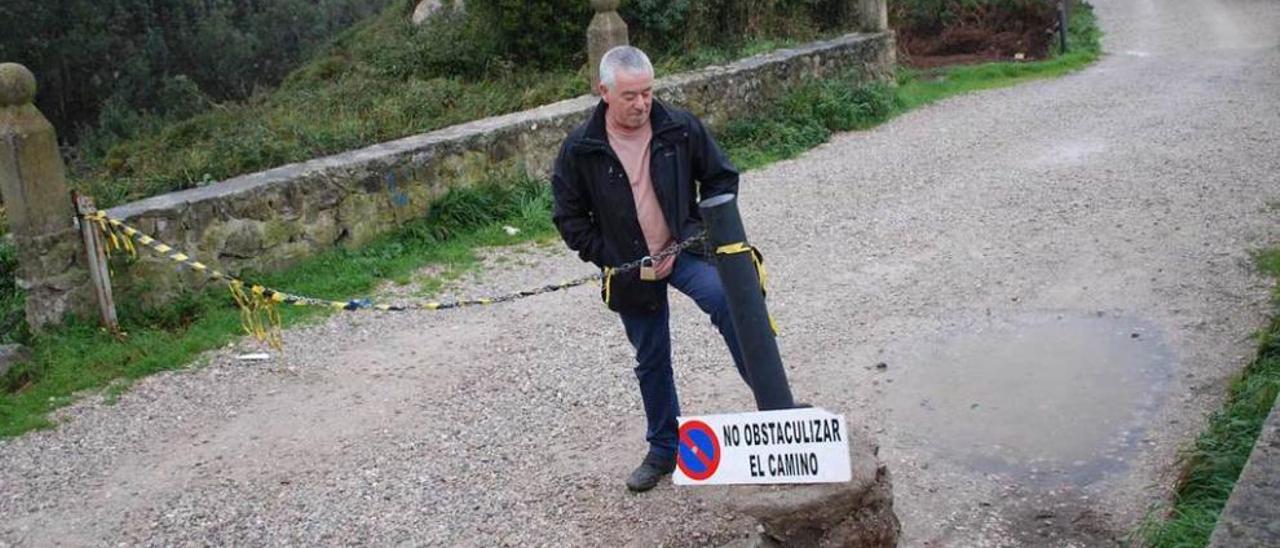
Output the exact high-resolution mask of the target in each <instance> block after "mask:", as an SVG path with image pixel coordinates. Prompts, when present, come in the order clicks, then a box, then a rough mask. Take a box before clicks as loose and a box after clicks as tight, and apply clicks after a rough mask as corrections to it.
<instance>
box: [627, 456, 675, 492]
mask: <svg viewBox="0 0 1280 548" xmlns="http://www.w3.org/2000/svg"><path fill="white" fill-rule="evenodd" d="M675 469H676V461H675V459H674V458H666V459H664V458H662V457H658V456H654V455H648V456H645V458H644V461H643V462H641V463H640V466H637V467H636V469H635V470H634V471H632V472H631V477H629V478H627V489H630V490H631V491H635V492H637V493H640V492H643V491H648V490H650V489H653V488H654V486H656V485H658V481H659V480H661V479H662V476H665V475H667V474H670V473H671V472H672V471H674V470H675Z"/></svg>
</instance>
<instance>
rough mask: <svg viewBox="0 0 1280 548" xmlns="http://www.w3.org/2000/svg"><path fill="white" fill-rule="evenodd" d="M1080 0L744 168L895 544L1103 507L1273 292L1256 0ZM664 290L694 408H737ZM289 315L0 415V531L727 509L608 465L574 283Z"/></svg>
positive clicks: (618, 461) (594, 524) (463, 520)
mask: <svg viewBox="0 0 1280 548" xmlns="http://www.w3.org/2000/svg"><path fill="white" fill-rule="evenodd" d="M1097 3H1098V4H1099V6H1098V13H1099V15H1100V18H1101V20H1102V23H1103V26H1104V28H1105V30H1106V31H1107V33H1108V35H1107V41H1106V47H1107V49H1108V51H1109V52H1110V54H1109V55H1108V56H1107V57H1106V58H1105V59H1103V60H1102V61H1101V62H1099V63H1098V64H1097V65H1096V66H1094V67H1092V68H1090V69H1088V70H1086V71H1084V72H1082V73H1079V74H1075V75H1072V76H1068V77H1066V78H1062V79H1059V80H1054V81H1046V82H1039V83H1033V84H1029V85H1024V86H1020V87H1016V88H1012V89H1007V90H1000V91H994V92H987V93H982V94H978V95H972V96H967V97H962V98H958V99H955V100H950V101H946V102H944V103H941V104H938V105H935V106H932V107H929V108H925V109H922V110H919V111H917V112H913V113H911V114H909V115H906V116H904V117H902V118H899V119H897V120H894V121H893V122H891V123H889V124H886V125H884V126H883V127H880V128H878V129H876V130H874V131H869V132H863V133H853V134H845V135H840V136H837V137H836V138H835V139H833V140H832V142H830V143H829V144H827V145H824V146H822V147H819V148H818V149H816V150H814V151H812V152H810V153H809V154H806V155H805V156H803V157H801V158H799V159H797V160H794V161H788V162H783V163H780V164H777V165H774V166H772V167H770V168H768V169H764V170H760V171H756V172H752V173H750V174H748V175H747V176H745V177H744V180H743V183H742V189H743V194H744V201H745V204H744V208H745V215H746V217H747V222H748V226H749V230H750V232H751V234H752V236H753V239H754V241H755V242H756V243H757V244H758V245H759V246H761V247H762V248H763V249H764V250H765V252H766V253H767V254H768V258H769V261H770V272H771V274H772V278H773V284H772V287H773V291H771V308H772V310H773V311H774V312H775V314H776V316H777V319H778V321H779V322H780V324H781V326H782V330H783V334H782V337H781V339H780V344H781V347H782V351H783V356H784V359H785V360H786V361H787V364H788V367H789V369H790V374H791V377H792V382H793V388H794V390H795V392H796V393H797V394H799V395H802V396H803V399H805V400H807V401H811V402H814V403H817V404H819V405H822V406H824V407H828V408H831V409H835V410H840V411H842V412H844V413H846V414H847V416H848V417H849V418H850V420H851V422H852V423H855V424H859V425H861V428H863V429H864V430H865V431H866V432H867V433H868V434H870V435H872V436H874V437H876V438H877V439H878V440H879V441H880V443H881V444H882V446H883V450H882V451H881V455H882V456H883V457H884V458H886V459H887V461H888V463H889V466H890V469H891V471H892V473H893V476H894V482H895V496H896V500H897V507H898V512H899V515H900V516H901V517H902V519H903V523H904V535H905V536H904V541H905V544H906V545H910V546H980V545H1007V544H1044V543H1046V542H1048V543H1052V544H1071V543H1076V544H1089V545H1094V544H1098V543H1101V542H1104V541H1106V540H1107V539H1110V538H1114V537H1116V536H1117V535H1122V534H1124V532H1126V531H1128V530H1129V528H1131V527H1132V526H1133V524H1134V523H1135V522H1136V520H1137V519H1139V518H1140V517H1141V514H1142V512H1143V510H1144V508H1145V507H1146V506H1147V505H1149V504H1151V503H1152V502H1154V501H1156V500H1158V499H1159V497H1160V496H1161V494H1162V490H1163V489H1164V486H1166V485H1168V484H1169V481H1170V478H1169V477H1168V474H1169V473H1170V472H1171V463H1172V462H1173V458H1174V455H1175V450H1176V448H1177V446H1178V444H1179V443H1181V442H1183V441H1184V440H1187V439H1189V437H1190V436H1192V435H1193V434H1194V433H1195V432H1197V431H1198V429H1199V427H1200V426H1201V424H1202V417H1203V416H1204V413H1205V412H1206V411H1207V410H1208V409H1211V408H1212V407H1213V406H1214V405H1215V404H1216V403H1217V401H1218V397H1219V395H1220V394H1221V389H1222V387H1223V383H1224V381H1225V379H1226V378H1227V377H1228V376H1229V375H1230V374H1231V373H1232V372H1234V371H1237V370H1239V369H1240V368H1241V367H1243V365H1244V364H1245V363H1246V361H1247V359H1248V356H1249V355H1250V354H1251V352H1252V350H1253V343H1252V341H1251V340H1249V338H1248V335H1249V334H1250V333H1251V332H1252V331H1253V330H1254V329H1255V328H1257V327H1258V326H1260V325H1261V323H1262V321H1263V318H1264V314H1265V313H1266V311H1267V304H1266V302H1267V301H1266V298H1267V286H1266V284H1265V280H1262V279H1260V278H1259V277H1258V276H1257V275H1256V274H1255V273H1254V272H1253V271H1252V269H1251V265H1250V259H1249V256H1248V252H1249V251H1250V250H1253V249H1257V248H1260V247H1262V246H1264V245H1268V244H1270V245H1274V244H1275V243H1276V241H1277V239H1280V228H1277V227H1278V226H1280V224H1278V221H1280V154H1277V143H1278V142H1280V93H1278V92H1277V91H1276V90H1278V89H1280V47H1278V45H1280V37H1278V35H1280V31H1277V30H1276V29H1280V5H1278V4H1276V3H1275V2H1273V1H1269V0H1219V1H1216V2H1215V1H1192V0H1170V1H1167V2H1161V3H1159V4H1157V3H1155V2H1153V1H1151V0H1146V1H1142V0H1139V1H1135V2H1128V1H1120V0H1098V2H1097ZM497 254H499V255H502V256H503V257H504V259H503V260H501V261H499V260H494V261H493V266H492V268H489V269H487V270H486V273H485V274H484V275H483V276H482V277H481V279H467V280H464V281H463V282H462V283H461V284H460V286H459V287H458V288H457V290H458V291H459V292H462V293H468V294H471V293H477V292H479V293H483V292H485V291H488V290H498V289H511V288H517V287H524V286H528V285H530V284H532V283H536V282H541V281H543V280H545V279H547V278H548V277H550V278H567V277H570V276H573V275H576V274H579V273H582V272H584V271H585V270H586V267H585V266H584V265H582V264H580V263H578V262H577V261H576V259H575V258H573V257H572V256H570V255H569V254H568V253H566V252H564V251H563V250H562V249H560V248H559V247H557V246H544V247H536V246H535V247H526V248H520V249H509V250H502V251H499V252H497ZM512 258H514V259H515V261H514V262H513V261H512V260H511V259H512ZM522 262H523V263H528V265H534V264H536V265H537V266H536V267H533V266H522V265H521V263H522ZM676 302H677V304H676V309H675V311H674V313H673V315H674V320H673V330H674V332H675V333H676V356H675V360H676V367H677V376H678V382H679V384H680V389H681V397H682V400H683V404H684V408H685V410H686V411H688V412H694V413H701V412H721V411H732V410H745V409H748V408H749V406H750V402H751V399H750V397H749V394H748V393H747V392H746V390H745V388H744V387H742V386H741V385H740V381H738V380H737V377H736V375H735V374H734V373H733V372H732V366H731V365H730V363H729V360H728V356H727V353H725V352H724V350H723V348H721V347H720V346H719V345H718V344H716V343H715V342H714V339H713V331H712V328H711V327H710V325H708V324H707V323H706V322H705V320H703V319H702V318H701V317H700V315H699V314H697V313H696V310H695V309H694V307H693V306H692V305H691V303H688V302H687V301H686V300H684V299H682V298H679V299H677V300H676ZM997 343H998V344H997ZM286 344H287V345H288V353H287V354H286V355H284V356H283V357H281V358H280V359H279V360H278V361H275V362H270V363H267V364H264V363H241V362H236V361H235V360H234V359H233V356H234V354H236V353H237V352H238V351H239V349H234V348H232V349H226V350H224V351H222V352H219V353H215V354H214V355H213V356H212V357H211V358H210V360H209V364H208V365H207V366H204V367H200V368H197V369H194V370H190V371H185V372H179V373H173V374H164V375H158V376H155V377H152V378H149V379H147V380H145V381H142V382H140V383H139V384H138V386H136V387H135V388H134V389H132V390H130V391H129V392H128V393H126V394H124V395H123V396H122V397H121V398H120V400H119V402H118V403H116V404H115V405H105V404H102V403H101V402H98V401H89V402H85V403H83V404H78V405H76V406H74V407H72V408H69V409H68V410H66V411H65V412H64V413H63V416H65V417H66V419H67V422H66V423H65V424H64V425H63V426H61V427H60V428H58V429H57V430H55V431H49V432H40V433H35V434H31V435H28V436H25V437H23V438H20V439H17V440H9V441H4V442H0V544H4V543H11V544H32V545H50V544H58V543H66V544H116V543H119V542H126V543H145V544H164V545H172V544H179V543H201V544H204V543H218V544H237V545H242V544H261V543H292V544H314V543H351V542H367V543H371V544H379V545H381V544H389V543H393V542H399V543H410V544H448V545H494V544H522V545H523V544H548V545H550V544H557V545H560V544H572V545H615V544H624V543H632V544H637V545H649V544H657V543H659V542H662V543H666V544H671V545H701V544H718V543H722V542H724V541H728V540H731V539H733V538H735V537H737V536H740V535H742V534H743V533H745V532H746V531H749V530H750V528H751V524H750V523H749V522H747V521H745V520H743V519H741V518H737V517H735V516H733V515H730V514H728V513H726V512H724V511H723V510H722V509H720V508H718V507H717V506H716V505H715V504H714V503H712V502H710V501H709V500H707V499H706V498H705V495H704V494H702V493H701V492H700V491H698V490H696V489H680V490H677V489H674V488H673V487H671V486H670V485H664V486H660V487H659V488H658V489H657V490H655V491H654V492H652V493H649V494H646V495H643V496H632V495H629V494H627V493H626V492H625V490H624V489H623V488H622V485H621V480H622V478H623V476H624V474H625V473H626V472H627V471H628V470H629V469H630V468H631V467H632V466H634V464H636V461H637V459H638V458H639V456H640V455H641V453H642V451H643V449H644V446H643V441H642V437H643V436H642V430H643V425H642V418H641V412H640V404H639V397H638V394H637V391H636V389H635V387H634V378H633V376H632V373H631V370H630V367H631V365H630V350H629V347H628V346H627V345H626V342H625V339H624V337H623V334H622V330H621V328H620V325H619V324H618V322H617V320H616V318H615V317H614V316H613V315H612V314H611V313H609V312H607V311H606V310H604V308H603V307H602V306H600V305H599V304H598V300H597V296H596V295H595V293H594V292H593V291H592V290H591V289H579V290H574V291H571V292H567V293H563V294H556V295H550V296H545V297H541V298H537V299H531V300H526V301H522V302H520V303H516V304H512V305H507V306H503V307H492V308H477V309H469V310H460V311H455V312H449V313H435V314H430V313H422V314H402V315H383V316H378V315H373V314H359V315H345V316H340V317H335V318H333V319H331V320H327V321H325V322H323V323H322V324H318V325H314V326H309V327H304V328H298V329H294V330H291V331H290V332H289V333H288V334H287V337H286ZM246 346H250V345H248V344H247V343H246ZM879 362H884V363H886V364H887V365H888V367H887V369H885V370H878V369H876V368H875V367H873V366H874V364H876V363H879Z"/></svg>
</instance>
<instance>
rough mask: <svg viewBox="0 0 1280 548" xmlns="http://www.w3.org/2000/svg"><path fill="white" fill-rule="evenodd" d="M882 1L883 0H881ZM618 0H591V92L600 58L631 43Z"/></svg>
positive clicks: (597, 79) (595, 87)
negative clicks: (592, 12) (593, 14)
mask: <svg viewBox="0 0 1280 548" xmlns="http://www.w3.org/2000/svg"><path fill="white" fill-rule="evenodd" d="M881 1H883V0H881ZM618 2H619V0H591V7H592V9H594V10H595V11H596V15H595V17H592V18H591V26H589V27H587V64H588V65H590V66H589V67H588V68H589V69H590V72H591V93H593V94H596V95H599V94H600V89H599V88H600V58H602V57H604V54H605V53H606V52H608V51H609V50H610V49H613V48H615V47H617V46H625V45H628V44H630V43H631V40H630V37H628V35H627V23H626V22H625V21H623V20H622V16H620V15H618Z"/></svg>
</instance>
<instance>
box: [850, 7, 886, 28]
mask: <svg viewBox="0 0 1280 548" xmlns="http://www.w3.org/2000/svg"><path fill="white" fill-rule="evenodd" d="M857 2H858V30H860V31H862V32H884V31H886V30H889V7H888V6H887V5H886V0H857Z"/></svg>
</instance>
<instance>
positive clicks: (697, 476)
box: [672, 408, 852, 485]
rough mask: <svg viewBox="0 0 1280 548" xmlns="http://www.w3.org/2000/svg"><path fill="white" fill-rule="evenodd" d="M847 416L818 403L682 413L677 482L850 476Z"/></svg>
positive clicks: (830, 480) (827, 479)
mask: <svg viewBox="0 0 1280 548" xmlns="http://www.w3.org/2000/svg"><path fill="white" fill-rule="evenodd" d="M848 434H849V430H848V427H846V426H845V422H844V416H842V415H836V414H834V413H830V412H828V411H824V410H822V409H817V408H806V409H783V410H779V411H756V412H752V413H734V414H728V415H703V416H700V417H680V441H679V446H678V447H679V448H678V449H677V451H676V471H675V473H674V474H673V476H672V477H673V478H674V481H675V484H676V485H723V484H732V483H836V482H844V481H849V480H850V478H851V476H852V469H851V468H850V464H849V435H848Z"/></svg>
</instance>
